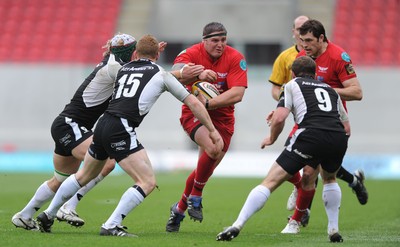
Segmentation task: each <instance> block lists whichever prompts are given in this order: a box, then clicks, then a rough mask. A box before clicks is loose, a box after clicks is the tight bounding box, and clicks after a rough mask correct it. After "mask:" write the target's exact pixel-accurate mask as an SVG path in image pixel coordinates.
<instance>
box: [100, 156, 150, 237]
mask: <svg viewBox="0 0 400 247" xmlns="http://www.w3.org/2000/svg"><path fill="white" fill-rule="evenodd" d="M118 164H119V165H120V166H121V168H122V169H123V170H124V171H125V172H126V173H127V174H128V175H129V176H130V177H131V178H132V179H133V181H135V184H134V185H133V186H132V187H130V188H128V190H126V191H125V193H124V194H123V195H122V197H121V199H120V201H119V203H118V205H117V207H116V208H115V210H114V212H113V213H112V214H111V216H110V217H109V218H108V220H107V221H106V222H105V223H104V224H103V225H102V227H101V231H100V235H113V236H129V237H133V236H134V235H133V234H129V233H127V232H126V231H124V230H123V229H121V226H122V220H123V219H124V218H125V217H126V216H127V215H128V214H129V213H130V212H131V211H132V210H133V209H134V208H136V207H137V206H138V205H139V204H140V203H142V202H143V200H144V198H145V197H146V196H147V195H149V194H150V193H151V192H152V191H153V190H154V188H155V187H156V178H155V175H154V172H153V168H152V166H151V162H150V160H149V158H148V156H147V153H146V151H145V150H144V149H141V150H139V151H137V152H135V153H133V154H130V155H129V156H128V157H126V158H125V159H123V160H121V161H119V162H118ZM125 229H126V228H125Z"/></svg>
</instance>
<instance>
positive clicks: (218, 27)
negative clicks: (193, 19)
mask: <svg viewBox="0 0 400 247" xmlns="http://www.w3.org/2000/svg"><path fill="white" fill-rule="evenodd" d="M215 32H223V33H225V35H226V34H227V31H226V29H225V27H224V25H222V24H221V23H219V22H210V23H208V24H207V25H206V26H205V27H204V28H203V37H205V36H207V35H209V34H211V33H215Z"/></svg>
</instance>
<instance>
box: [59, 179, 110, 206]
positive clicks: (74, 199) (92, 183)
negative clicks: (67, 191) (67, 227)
mask: <svg viewBox="0 0 400 247" xmlns="http://www.w3.org/2000/svg"><path fill="white" fill-rule="evenodd" d="M103 179H104V177H103V175H101V174H99V175H98V176H97V177H96V178H94V179H92V180H91V181H90V182H89V183H88V184H86V185H85V186H83V187H82V188H80V189H79V190H78V192H76V194H75V195H74V196H73V197H71V199H69V200H68V201H67V202H66V203H64V207H65V208H67V209H69V210H71V209H72V210H75V209H76V206H77V205H78V203H79V201H80V200H81V199H82V197H83V196H84V195H85V194H86V193H88V192H89V191H90V190H91V189H92V188H93V187H94V186H96V184H98V183H99V182H100V181H101V180H103Z"/></svg>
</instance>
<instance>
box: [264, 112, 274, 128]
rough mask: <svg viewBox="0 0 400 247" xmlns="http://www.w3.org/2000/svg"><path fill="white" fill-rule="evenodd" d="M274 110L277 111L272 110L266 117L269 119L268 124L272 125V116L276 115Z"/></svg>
mask: <svg viewBox="0 0 400 247" xmlns="http://www.w3.org/2000/svg"><path fill="white" fill-rule="evenodd" d="M274 112H275V111H271V112H270V113H268V115H267V117H266V119H265V120H267V124H268V126H271V119H272V116H273V115H274Z"/></svg>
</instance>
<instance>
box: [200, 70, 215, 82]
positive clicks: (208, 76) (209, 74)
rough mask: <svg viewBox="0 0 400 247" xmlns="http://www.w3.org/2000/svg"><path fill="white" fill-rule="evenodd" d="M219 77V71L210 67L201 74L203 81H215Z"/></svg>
mask: <svg viewBox="0 0 400 247" xmlns="http://www.w3.org/2000/svg"><path fill="white" fill-rule="evenodd" d="M217 78H218V76H217V73H215V72H214V71H212V70H210V69H206V70H204V71H203V72H201V74H200V75H199V79H200V80H202V81H208V82H214V81H216V80H217Z"/></svg>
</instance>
